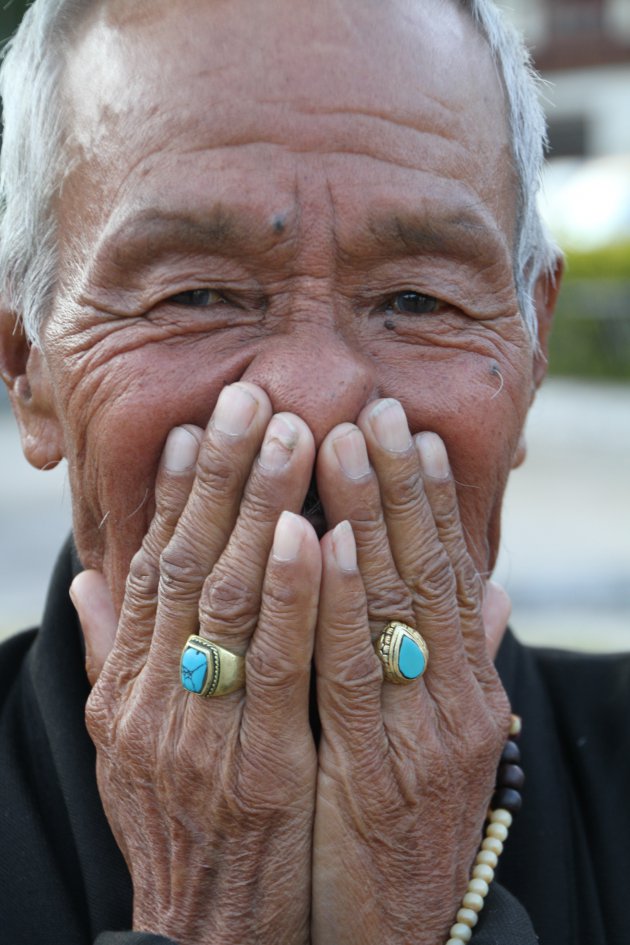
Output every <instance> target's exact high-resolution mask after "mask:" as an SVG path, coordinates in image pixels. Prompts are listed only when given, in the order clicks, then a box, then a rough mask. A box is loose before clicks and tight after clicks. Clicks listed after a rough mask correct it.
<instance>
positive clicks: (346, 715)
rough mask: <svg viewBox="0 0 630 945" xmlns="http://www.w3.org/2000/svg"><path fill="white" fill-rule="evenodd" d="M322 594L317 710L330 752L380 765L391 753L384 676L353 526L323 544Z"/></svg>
mask: <svg viewBox="0 0 630 945" xmlns="http://www.w3.org/2000/svg"><path fill="white" fill-rule="evenodd" d="M321 548H322V589H321V594H320V605H319V619H318V625H317V636H316V642H315V667H316V672H317V705H318V709H319V713H320V718H321V723H322V735H323V736H324V737H325V738H326V739H327V743H328V747H329V748H331V749H332V750H335V746H339V747H342V746H344V747H347V745H348V739H349V738H350V737H352V739H353V740H352V751H353V753H354V754H355V756H356V757H357V758H358V757H361V756H364V757H365V758H366V759H371V762H370V763H373V764H375V765H380V764H381V763H382V762H383V759H384V756H385V754H386V752H387V739H386V736H385V731H384V728H383V717H382V712H381V689H382V685H383V672H382V669H381V665H380V662H379V660H378V657H377V656H376V653H375V652H374V647H373V645H372V640H371V636H370V632H369V626H368V614H367V598H366V593H365V589H364V586H363V582H362V579H361V574H360V572H359V569H358V563H357V553H356V545H355V541H354V536H353V532H352V527H351V525H350V523H349V522H341V523H340V524H339V525H337V526H336V527H335V529H334V530H333V531H332V532H328V533H327V534H326V535H325V536H324V538H323V539H322V542H321Z"/></svg>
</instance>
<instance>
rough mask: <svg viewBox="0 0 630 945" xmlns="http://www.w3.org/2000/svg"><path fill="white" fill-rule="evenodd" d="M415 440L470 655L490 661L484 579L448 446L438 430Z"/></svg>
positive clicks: (470, 656) (482, 662)
mask: <svg viewBox="0 0 630 945" xmlns="http://www.w3.org/2000/svg"><path fill="white" fill-rule="evenodd" d="M415 444H416V449H417V451H418V455H419V457H420V465H421V468H422V477H423V485H424V491H425V494H426V497H427V500H428V503H429V506H430V508H431V511H432V513H433V519H434V522H435V526H436V529H437V535H438V540H439V541H440V543H441V544H442V546H443V547H444V549H445V551H446V553H447V555H448V558H449V561H450V563H451V568H452V570H453V574H454V575H455V584H456V593H457V603H458V607H459V621H460V627H461V632H462V637H463V640H464V646H465V648H466V652H467V654H468V657H469V659H473V660H474V661H475V662H476V663H479V664H480V665H486V662H487V652H486V645H485V638H484V635H483V633H482V619H481V604H482V599H483V579H482V577H481V575H480V574H479V572H478V571H477V568H476V567H475V564H474V562H473V560H472V558H471V556H470V554H469V552H468V548H467V546H466V541H465V539H464V532H463V529H462V524H461V521H460V517H459V504H458V501H457V491H456V489H455V482H454V480H453V476H452V474H451V469H450V464H449V461H448V456H447V454H446V447H445V446H444V443H443V442H442V440H441V439H440V437H439V436H438V435H437V434H436V433H420V434H418V436H416V437H415Z"/></svg>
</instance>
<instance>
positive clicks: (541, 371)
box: [534, 252, 564, 392]
mask: <svg viewBox="0 0 630 945" xmlns="http://www.w3.org/2000/svg"><path fill="white" fill-rule="evenodd" d="M563 273H564V256H563V255H562V253H560V252H558V254H557V255H556V259H555V263H554V267H553V270H552V271H551V272H544V273H541V275H539V277H538V279H537V280H536V285H535V287H534V307H535V309H536V320H537V323H538V350H537V351H536V353H535V355H534V392H535V391H536V390H538V388H539V387H540V385H541V384H542V382H543V380H544V378H545V375H546V374H547V358H548V354H549V335H550V333H551V323H552V321H553V313H554V311H555V308H556V302H557V300H558V293H559V291H560V284H561V282H562V275H563Z"/></svg>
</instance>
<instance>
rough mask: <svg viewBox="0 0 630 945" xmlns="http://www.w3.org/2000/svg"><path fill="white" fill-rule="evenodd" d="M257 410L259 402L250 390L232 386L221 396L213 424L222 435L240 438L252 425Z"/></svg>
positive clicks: (225, 389) (224, 390)
mask: <svg viewBox="0 0 630 945" xmlns="http://www.w3.org/2000/svg"><path fill="white" fill-rule="evenodd" d="M257 410H258V401H257V400H256V398H255V397H252V395H251V394H250V392H249V391H248V390H246V389H245V388H244V387H241V386H240V385H239V384H230V386H229V387H224V388H223V390H222V391H221V393H220V394H219V399H218V400H217V405H216V407H215V408H214V413H213V415H212V423H213V425H214V427H216V429H217V430H220V431H221V433H227V434H229V435H230V436H240V435H241V434H243V433H245V431H246V430H247V428H248V427H249V425H250V424H251V422H252V420H253V419H254V416H255V414H256V411H257Z"/></svg>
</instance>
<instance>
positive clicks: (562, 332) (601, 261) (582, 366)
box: [549, 242, 630, 380]
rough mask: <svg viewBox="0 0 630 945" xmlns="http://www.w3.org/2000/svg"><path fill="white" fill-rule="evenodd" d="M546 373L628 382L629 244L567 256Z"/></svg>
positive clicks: (629, 369)
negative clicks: (547, 371)
mask: <svg viewBox="0 0 630 945" xmlns="http://www.w3.org/2000/svg"><path fill="white" fill-rule="evenodd" d="M549 372H550V374H555V375H564V376H569V377H588V378H600V379H602V380H606V379H609V380H630V242H624V243H617V244H615V245H612V246H607V247H605V248H602V249H596V250H593V251H591V252H576V251H572V252H569V253H567V267H566V272H565V277H564V281H563V286H562V290H561V292H560V297H559V299H558V307H557V310H556V318H555V322H554V327H553V330H552V333H551V340H550V344H549Z"/></svg>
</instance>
